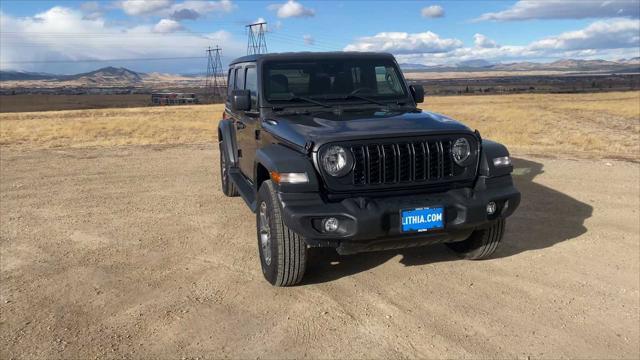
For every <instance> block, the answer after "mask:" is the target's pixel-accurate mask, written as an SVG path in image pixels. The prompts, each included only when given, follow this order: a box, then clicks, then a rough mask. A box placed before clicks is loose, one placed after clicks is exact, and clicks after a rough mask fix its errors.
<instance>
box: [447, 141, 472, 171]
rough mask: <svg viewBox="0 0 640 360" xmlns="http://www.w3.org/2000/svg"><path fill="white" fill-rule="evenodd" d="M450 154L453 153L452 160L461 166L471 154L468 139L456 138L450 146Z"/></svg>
mask: <svg viewBox="0 0 640 360" xmlns="http://www.w3.org/2000/svg"><path fill="white" fill-rule="evenodd" d="M451 154H452V155H453V160H454V161H455V162H456V164H458V165H461V166H462V165H463V164H464V162H465V161H467V159H468V158H469V156H471V146H470V145H469V141H468V140H467V139H465V138H459V139H458V140H456V141H455V142H454V143H453V147H452V148H451Z"/></svg>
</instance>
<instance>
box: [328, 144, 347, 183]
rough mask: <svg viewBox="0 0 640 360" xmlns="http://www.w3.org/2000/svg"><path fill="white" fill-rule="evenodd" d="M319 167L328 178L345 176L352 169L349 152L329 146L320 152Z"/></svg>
mask: <svg viewBox="0 0 640 360" xmlns="http://www.w3.org/2000/svg"><path fill="white" fill-rule="evenodd" d="M320 165H321V166H322V170H323V171H324V172H326V173H327V174H329V175H330V176H333V177H342V176H345V175H347V174H348V173H349V172H350V171H351V169H352V168H353V157H352V155H351V151H349V150H348V149H346V148H344V147H342V146H340V145H331V146H329V147H328V148H327V149H325V150H324V151H323V152H322V155H321V156H320Z"/></svg>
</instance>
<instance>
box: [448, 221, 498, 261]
mask: <svg viewBox="0 0 640 360" xmlns="http://www.w3.org/2000/svg"><path fill="white" fill-rule="evenodd" d="M504 226H505V220H504V219H500V220H498V221H496V222H495V223H493V224H492V225H491V226H490V227H488V228H486V229H479V230H475V231H474V232H472V233H471V236H469V238H467V239H466V240H464V241H460V242H454V243H449V244H447V246H448V247H449V248H450V249H451V250H453V251H454V252H456V253H457V254H458V255H459V256H460V257H462V258H464V259H469V260H480V259H486V258H488V257H489V256H491V255H492V254H493V253H494V252H495V251H496V249H497V248H498V244H500V242H501V241H502V237H503V236H504Z"/></svg>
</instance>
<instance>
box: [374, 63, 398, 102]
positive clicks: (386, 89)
mask: <svg viewBox="0 0 640 360" xmlns="http://www.w3.org/2000/svg"><path fill="white" fill-rule="evenodd" d="M376 82H377V83H378V93H379V94H386V95H393V94H401V93H402V85H401V84H400V79H398V75H397V74H396V72H395V71H394V70H393V68H392V67H388V66H376Z"/></svg>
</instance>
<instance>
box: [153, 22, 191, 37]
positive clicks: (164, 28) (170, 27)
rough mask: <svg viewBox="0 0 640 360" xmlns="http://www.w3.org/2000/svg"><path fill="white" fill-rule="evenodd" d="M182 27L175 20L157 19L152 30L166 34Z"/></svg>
mask: <svg viewBox="0 0 640 360" xmlns="http://www.w3.org/2000/svg"><path fill="white" fill-rule="evenodd" d="M183 29H184V28H183V27H182V25H180V23H179V22H177V21H175V20H171V19H162V20H160V21H158V23H157V24H156V25H155V26H154V27H153V32H156V33H163V34H166V33H172V32H176V31H179V30H183Z"/></svg>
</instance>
